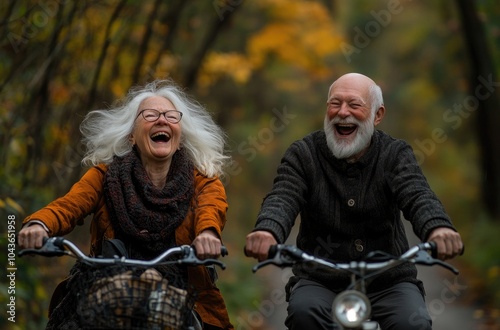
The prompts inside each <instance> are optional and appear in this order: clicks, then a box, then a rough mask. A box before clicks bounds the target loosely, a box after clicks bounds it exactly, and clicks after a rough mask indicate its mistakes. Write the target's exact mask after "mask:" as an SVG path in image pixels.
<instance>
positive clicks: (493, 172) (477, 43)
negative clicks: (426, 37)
mask: <svg viewBox="0 0 500 330" xmlns="http://www.w3.org/2000/svg"><path fill="white" fill-rule="evenodd" d="M457 5H458V9H459V13H460V17H461V21H462V28H463V31H464V36H465V42H466V47H467V51H468V53H469V57H470V62H471V71H470V74H471V77H470V85H469V89H470V95H469V96H468V97H467V99H466V100H464V103H465V102H466V101H467V103H468V106H469V107H474V108H476V107H477V109H475V110H477V111H475V112H476V113H477V117H476V119H477V133H478V137H479V149H480V154H481V170H482V173H483V175H482V187H481V188H482V189H481V190H482V195H483V200H484V203H485V205H486V208H487V210H488V212H489V213H490V215H491V216H492V217H494V218H496V219H497V220H500V171H499V170H500V153H498V150H500V130H499V129H498V127H497V126H498V124H499V123H500V111H498V110H499V109H498V105H499V104H500V97H499V92H498V87H500V83H499V82H497V75H496V72H495V64H494V61H493V59H492V56H491V52H490V49H489V45H488V41H487V37H486V33H485V30H484V26H483V23H482V21H481V20H480V19H479V16H478V12H477V8H476V4H475V1H474V0H457Z"/></svg>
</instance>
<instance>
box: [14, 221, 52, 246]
mask: <svg viewBox="0 0 500 330" xmlns="http://www.w3.org/2000/svg"><path fill="white" fill-rule="evenodd" d="M44 237H49V234H48V233H47V231H46V230H45V228H43V226H42V225H40V224H38V223H34V224H31V225H30V224H28V226H26V227H24V228H23V229H21V230H20V231H19V234H18V235H17V243H18V244H19V247H20V248H21V249H39V248H41V247H42V245H43V238H44Z"/></svg>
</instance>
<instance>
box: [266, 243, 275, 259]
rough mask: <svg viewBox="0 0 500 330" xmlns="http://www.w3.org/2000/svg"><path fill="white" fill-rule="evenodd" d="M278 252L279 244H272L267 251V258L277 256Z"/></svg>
mask: <svg viewBox="0 0 500 330" xmlns="http://www.w3.org/2000/svg"><path fill="white" fill-rule="evenodd" d="M276 253H278V246H277V245H271V246H270V247H269V252H267V258H268V259H272V258H274V257H275V256H276Z"/></svg>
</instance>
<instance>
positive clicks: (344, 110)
mask: <svg viewBox="0 0 500 330" xmlns="http://www.w3.org/2000/svg"><path fill="white" fill-rule="evenodd" d="M350 115H351V112H350V111H349V107H348V105H347V104H346V103H345V102H343V103H342V104H341V105H340V110H339V112H338V113H337V116H339V117H342V118H346V117H348V116H350Z"/></svg>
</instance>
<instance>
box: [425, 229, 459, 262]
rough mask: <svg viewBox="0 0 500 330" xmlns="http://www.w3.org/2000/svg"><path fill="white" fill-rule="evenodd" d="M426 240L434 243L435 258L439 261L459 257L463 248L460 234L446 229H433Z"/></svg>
mask: <svg viewBox="0 0 500 330" xmlns="http://www.w3.org/2000/svg"><path fill="white" fill-rule="evenodd" d="M427 240H428V241H434V242H436V245H437V256H438V258H439V259H441V260H446V259H451V258H454V257H456V256H457V255H460V254H461V253H462V250H463V248H464V245H463V242H462V238H461V237H460V234H459V233H457V232H456V231H454V230H453V229H450V228H447V227H440V228H436V229H434V230H433V231H432V232H431V233H430V235H429V238H428V239H427Z"/></svg>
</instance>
